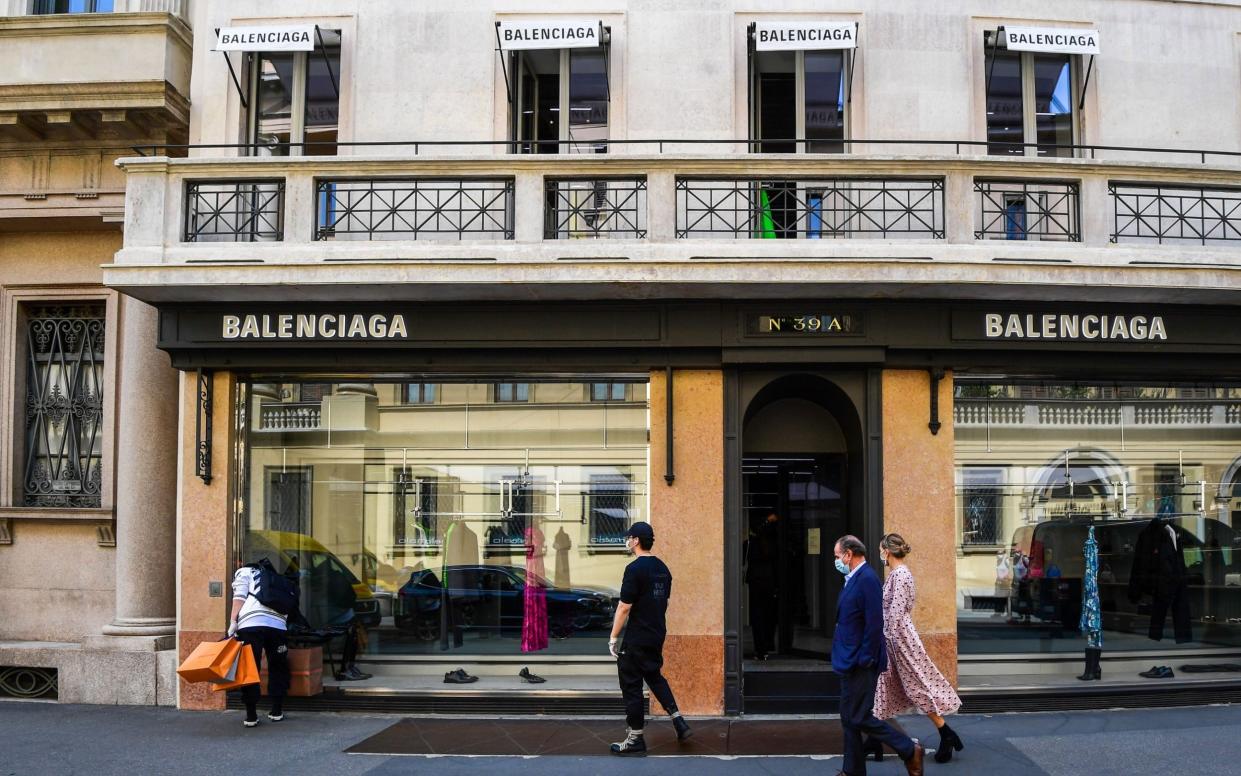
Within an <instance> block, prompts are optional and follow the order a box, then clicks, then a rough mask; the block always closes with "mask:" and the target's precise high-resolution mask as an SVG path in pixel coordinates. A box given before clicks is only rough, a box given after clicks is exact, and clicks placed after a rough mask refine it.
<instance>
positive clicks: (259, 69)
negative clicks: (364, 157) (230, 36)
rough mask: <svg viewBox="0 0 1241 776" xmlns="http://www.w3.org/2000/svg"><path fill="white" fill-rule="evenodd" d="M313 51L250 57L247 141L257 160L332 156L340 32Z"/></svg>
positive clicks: (323, 33) (322, 36)
mask: <svg viewBox="0 0 1241 776" xmlns="http://www.w3.org/2000/svg"><path fill="white" fill-rule="evenodd" d="M316 36H317V39H316V42H315V48H314V50H313V51H271V52H252V53H249V54H247V55H246V57H247V64H248V68H249V70H248V72H249V78H250V85H249V99H248V100H247V103H248V105H249V108H250V114H249V119H248V121H249V125H248V126H249V130H248V135H249V140H248V142H250V143H252V144H254V145H255V146H256V148H255V149H254V153H255V154H256V155H259V156H333V155H335V154H336V141H337V136H338V130H339V125H340V85H341V79H340V41H341V37H340V31H339V30H323V29H319V30H317V31H316Z"/></svg>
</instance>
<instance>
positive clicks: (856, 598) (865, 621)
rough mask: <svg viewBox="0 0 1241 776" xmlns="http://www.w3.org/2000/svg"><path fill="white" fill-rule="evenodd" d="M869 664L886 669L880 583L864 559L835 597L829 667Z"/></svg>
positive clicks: (839, 670)
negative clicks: (834, 615)
mask: <svg viewBox="0 0 1241 776" xmlns="http://www.w3.org/2000/svg"><path fill="white" fill-rule="evenodd" d="M871 667H873V668H874V669H875V670H876V671H879V672H882V671H884V670H886V669H887V667H888V650H887V646H886V645H885V644H884V642H883V585H882V584H881V583H880V582H879V575H878V574H876V573H875V570H874V569H873V568H871V567H870V564H869V563H867V564H866V565H864V566H862V567H861V568H860V569H858V572H857V573H856V574H854V575H853V578H852V579H850V580H849V581H848V582H847V583H845V587H844V589H843V590H841V591H840V598H838V599H837V601H836V633H835V635H833V636H832V670H833V671H835V672H836V673H838V674H843V673H845V672H847V671H852V670H854V669H855V668H871Z"/></svg>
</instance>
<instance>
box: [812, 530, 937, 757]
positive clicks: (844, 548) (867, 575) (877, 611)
mask: <svg viewBox="0 0 1241 776" xmlns="http://www.w3.org/2000/svg"><path fill="white" fill-rule="evenodd" d="M835 554H836V570H837V571H839V572H840V573H841V574H844V575H845V586H844V589H843V590H841V591H840V598H839V599H838V600H837V602H836V633H835V635H833V636H832V670H833V671H835V672H836V673H838V674H840V726H841V727H843V728H844V732H845V762H844V769H843V770H842V771H840V773H841V774H844V776H865V774H866V752H865V751H864V750H863V748H862V734H863V733H865V734H866V735H867V736H869V737H871V738H873V739H875V740H877V741H880V742H882V743H885V744H887V745H888V746H890V747H892V749H894V750H896V753H897V754H898V755H900V758H901V759H902V760H904V761H905V770H907V771H908V772H909V773H910V776H922V757H923V754H924V753H923V751H922V745H921V744H919V743H918V742H917V741H915V740H914V739H912V738H910V737H909V736H907V735H905V734H904V733H901V732H900V731H898V730H896V729H895V728H893V727H892V726H891V725H889V724H888V723H886V722H884V721H882V720H879V719H875V713H874V712H875V685H876V684H878V682H879V674H881V673H883V671H884V670H885V669H886V668H887V667H888V651H887V647H886V646H885V645H884V643H883V585H882V584H880V582H879V575H878V574H876V573H875V570H874V569H872V568H871V567H870V566H868V565H867V564H866V545H864V544H862V542H861V541H860V540H859V539H858V538H857V537H856V536H842V537H840V539H839V540H838V541H837V542H836V549H835ZM838 776H839V774H838Z"/></svg>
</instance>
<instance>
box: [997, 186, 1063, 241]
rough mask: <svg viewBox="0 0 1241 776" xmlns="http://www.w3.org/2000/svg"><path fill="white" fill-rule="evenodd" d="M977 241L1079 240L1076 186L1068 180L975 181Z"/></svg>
mask: <svg viewBox="0 0 1241 776" xmlns="http://www.w3.org/2000/svg"><path fill="white" fill-rule="evenodd" d="M974 191H976V192H977V193H978V205H979V210H980V213H979V214H980V216H981V218H980V220H979V223H980V224H981V225H982V228H981V229H978V230H976V231H975V232H974V239H977V240H1041V241H1067V242H1081V239H1082V235H1081V227H1080V223H1081V219H1080V213H1081V211H1080V198H1079V196H1078V185H1077V184H1076V183H1074V182H1071V181H1066V182H1044V181H1012V180H976V181H974Z"/></svg>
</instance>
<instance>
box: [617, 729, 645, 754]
mask: <svg viewBox="0 0 1241 776" xmlns="http://www.w3.org/2000/svg"><path fill="white" fill-rule="evenodd" d="M626 732H627V733H628V735H626V736H625V740H624V741H618V742H617V743H615V744H612V746H611V747H610V749H611V751H612V754H614V755H619V756H620V757H642V756H644V755H645V754H646V738H644V737H643V735H642V731H641V730H628V731H626Z"/></svg>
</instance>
